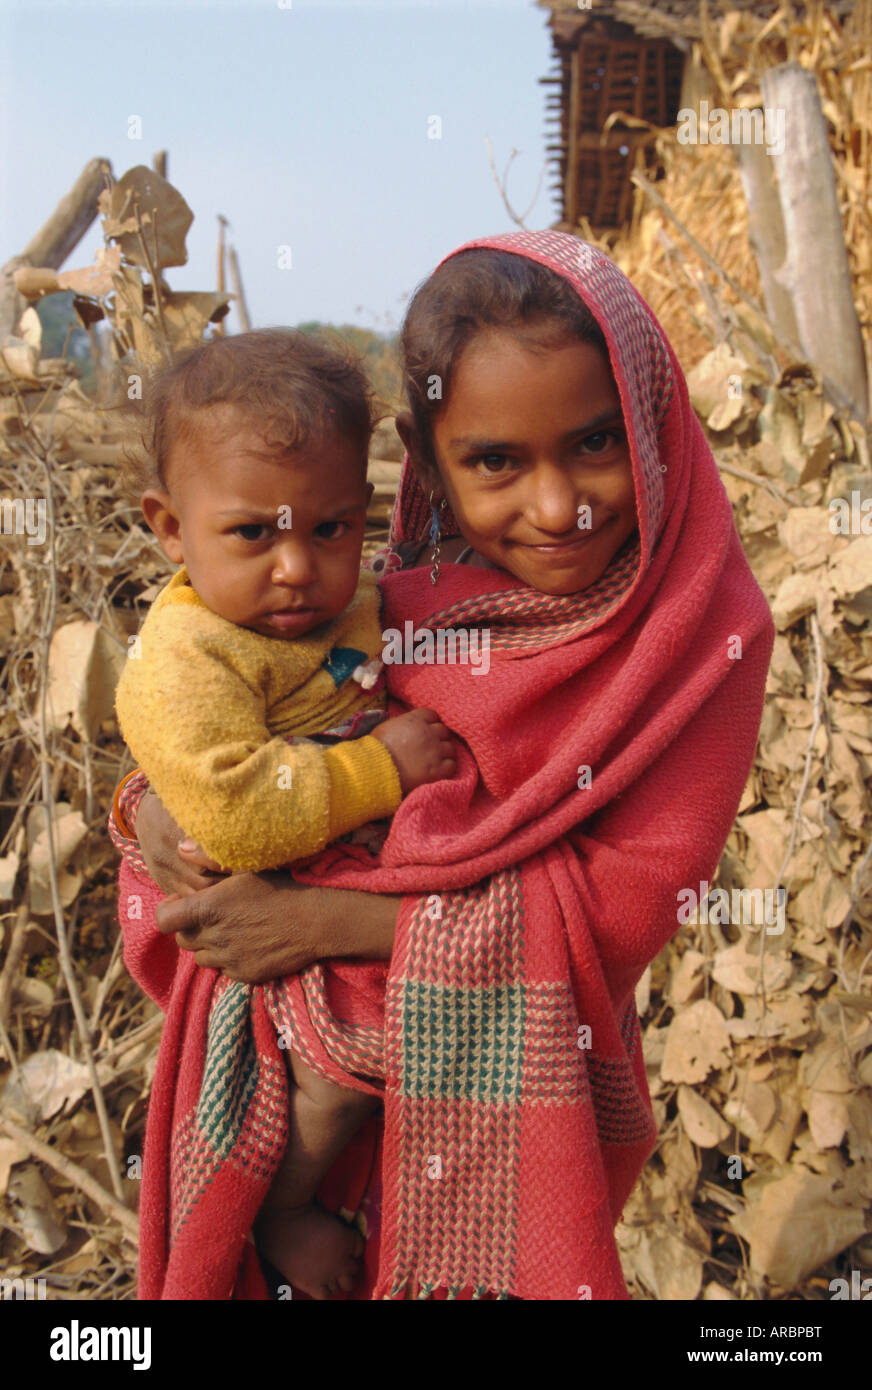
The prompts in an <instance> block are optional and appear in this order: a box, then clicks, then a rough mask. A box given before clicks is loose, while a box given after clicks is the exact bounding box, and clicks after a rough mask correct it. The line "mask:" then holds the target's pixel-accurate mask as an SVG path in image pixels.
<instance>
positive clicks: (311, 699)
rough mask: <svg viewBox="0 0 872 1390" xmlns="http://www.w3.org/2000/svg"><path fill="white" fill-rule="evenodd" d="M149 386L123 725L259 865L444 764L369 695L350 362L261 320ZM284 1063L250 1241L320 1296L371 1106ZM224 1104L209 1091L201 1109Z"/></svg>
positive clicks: (347, 826)
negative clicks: (287, 1079)
mask: <svg viewBox="0 0 872 1390" xmlns="http://www.w3.org/2000/svg"><path fill="white" fill-rule="evenodd" d="M145 399H146V401H147V411H148V425H149V431H148V432H149V435H150V440H151V444H152V452H153V477H152V478H151V479H150V481H151V483H152V486H150V487H147V488H146V489H145V491H144V492H143V494H142V499H141V500H142V509H143V513H144V515H145V519H146V521H147V522H148V524H149V526H150V527H151V529H152V531H153V532H154V533H155V535H156V536H157V538H158V540H159V542H160V544H161V548H162V549H163V551H164V553H165V554H166V556H167V558H168V559H170V560H171V561H172V562H173V563H174V564H177V565H181V567H182V568H181V569H179V570H178V571H177V573H176V574H175V575H174V576H173V578H172V579H171V580H170V582H169V583H168V584H167V585H166V587H165V588H164V589H163V590H162V591H161V593H160V594H159V595H158V597H157V598H156V599H155V601H154V603H153V604H152V606H151V609H150V610H149V613H148V616H147V618H146V620H145V623H144V625H143V627H142V630H141V632H140V633H139V635H138V637H137V638H136V641H135V643H134V646H133V648H132V649H131V659H130V660H129V661H128V662H127V665H126V668H125V670H124V672H123V674H122V677H121V681H120V683H119V686H118V691H117V695H116V709H117V712H118V719H119V724H120V726H121V731H122V733H123V735H124V738H125V740H126V741H127V744H128V746H129V747H130V749H131V752H132V753H133V755H134V757H135V758H136V759H137V761H138V762H139V764H140V767H141V768H142V770H143V772H144V773H145V775H146V776H147V777H148V780H149V782H150V784H151V786H152V787H153V788H154V790H155V792H156V793H157V794H158V795H159V796H160V797H161V798H162V800H163V801H164V803H165V805H166V806H167V808H168V809H169V810H170V811H171V812H172V814H173V815H175V816H177V817H178V819H179V821H180V822H181V824H182V825H183V826H184V828H185V829H186V830H187V831H188V833H189V834H191V835H193V836H195V837H197V838H198V839H199V840H200V842H201V844H202V846H203V848H204V850H205V852H206V853H207V854H209V855H211V856H212V858H213V859H214V860H215V861H217V864H218V865H219V866H220V867H221V869H224V870H227V871H232V870H236V871H239V870H245V869H253V870H260V869H270V868H275V867H277V866H278V865H281V864H285V863H288V862H289V861H291V860H299V859H302V858H304V857H305V856H307V855H312V854H314V853H316V852H317V851H318V850H320V849H322V848H323V847H324V845H325V844H327V843H328V841H333V840H338V839H340V838H341V837H342V836H343V835H346V834H347V833H348V832H350V831H353V830H356V829H359V828H360V827H362V826H364V825H365V824H366V823H367V822H369V821H378V820H380V819H381V818H383V817H386V816H389V815H391V814H392V813H393V812H394V811H395V810H396V808H397V807H398V806H399V804H400V801H401V799H402V797H403V796H405V795H407V794H408V793H409V792H410V791H412V790H413V789H414V788H415V787H418V786H421V785H422V784H423V783H424V782H426V781H432V780H434V779H435V778H438V777H449V776H451V775H452V773H453V771H454V767H455V762H454V756H453V752H452V748H451V741H450V739H449V736H448V733H447V731H446V729H445V728H444V727H443V726H442V724H441V723H440V722H439V720H438V718H437V717H436V715H434V714H433V713H432V711H430V710H423V709H419V710H413V711H410V712H409V713H408V714H404V715H401V716H400V717H399V718H397V719H386V718H385V714H384V710H383V706H384V697H383V681H382V680H381V678H380V674H379V672H380V667H381V661H380V653H381V632H380V626H379V601H378V592H377V590H376V585H375V580H374V578H373V576H372V574H369V573H366V572H363V573H361V569H360V559H361V547H362V544H363V535H364V528H365V525H366V505H367V501H368V499H369V495H370V493H371V492H372V484H368V483H367V481H366V469H367V445H368V443H369V436H370V428H371V426H370V419H371V417H370V407H369V395H368V390H367V384H366V378H365V376H364V375H363V372H362V371H361V370H360V368H359V367H358V366H357V365H356V364H355V363H353V362H350V361H347V360H345V359H344V358H343V357H342V356H341V355H340V354H338V353H337V352H335V351H334V350H333V349H331V348H329V347H327V346H326V345H325V344H323V343H321V342H319V341H318V340H317V339H315V338H311V337H307V336H305V335H304V334H302V333H294V332H290V331H287V330H281V329H272V330H269V329H268V330H261V331H258V332H256V333H243V334H240V335H239V336H238V337H234V338H226V339H223V338H218V339H215V340H213V341H212V342H210V343H207V344H205V345H203V346H202V347H199V348H197V349H195V350H194V351H192V352H191V353H188V354H186V355H185V356H183V357H181V358H179V359H178V360H177V361H176V362H174V363H173V364H172V365H171V366H170V367H168V368H166V369H165V370H164V371H163V372H161V373H159V374H157V375H156V376H155V377H154V378H153V379H152V380H151V381H150V382H149V386H148V390H147V392H146V398H145ZM376 842H377V840H376ZM287 1059H288V1063H289V1066H290V1068H291V1072H292V1075H293V1080H294V1083H295V1084H294V1087H293V1090H292V1092H291V1107H290V1108H291V1115H290V1121H291V1123H290V1135H289V1142H288V1146H287V1150H286V1154H285V1158H284V1161H283V1164H282V1167H281V1170H280V1172H279V1174H278V1176H277V1177H276V1179H275V1180H274V1182H273V1185H272V1189H271V1192H270V1197H269V1200H268V1203H267V1204H266V1206H265V1209H264V1212H263V1214H262V1217H261V1222H260V1233H261V1240H262V1246H263V1249H264V1251H265V1252H266V1253H267V1254H268V1255H269V1257H270V1258H271V1259H272V1260H273V1261H274V1262H275V1263H276V1265H278V1266H279V1267H280V1268H281V1271H282V1274H283V1275H284V1277H285V1278H287V1279H289V1280H291V1281H293V1283H294V1284H296V1285H297V1287H299V1288H301V1289H304V1290H306V1291H307V1292H308V1293H309V1294H311V1295H312V1296H316V1297H323V1296H326V1295H327V1294H328V1293H330V1292H335V1291H336V1290H338V1289H341V1288H350V1287H351V1285H352V1283H353V1276H354V1274H355V1256H356V1254H357V1253H358V1250H359V1246H360V1240H359V1237H358V1236H357V1234H356V1232H354V1231H352V1230H351V1229H350V1227H349V1226H347V1225H346V1224H345V1223H343V1222H340V1221H337V1220H336V1218H335V1216H333V1215H331V1214H329V1213H328V1212H325V1211H324V1209H323V1208H322V1207H320V1206H319V1205H318V1204H317V1203H316V1202H315V1201H314V1200H313V1198H314V1196H315V1193H316V1191H317V1190H318V1187H319V1186H320V1184H321V1181H322V1179H323V1178H324V1176H325V1174H326V1173H327V1172H328V1171H329V1169H330V1166H331V1164H332V1163H333V1161H334V1159H335V1158H336V1155H337V1154H338V1153H339V1152H340V1151H341V1150H342V1149H343V1148H344V1147H345V1145H346V1144H347V1143H348V1140H349V1139H350V1138H351V1137H352V1135H353V1134H354V1132H355V1130H356V1129H357V1127H358V1126H359V1124H360V1123H361V1122H362V1120H363V1119H365V1118H366V1116H367V1115H368V1114H370V1113H371V1111H372V1109H373V1107H374V1105H375V1104H376V1102H375V1100H374V1098H373V1097H370V1096H367V1095H362V1094H361V1093H360V1092H357V1091H353V1090H348V1089H347V1088H340V1087H339V1086H336V1085H334V1084H333V1083H332V1082H328V1081H325V1079H324V1078H323V1077H322V1076H320V1075H319V1074H318V1073H317V1072H315V1071H313V1070H312V1069H311V1068H309V1067H307V1066H306V1064H305V1062H304V1061H303V1059H302V1058H301V1057H300V1056H299V1055H298V1054H297V1053H296V1052H294V1051H293V1050H291V1049H289V1050H288V1051H287ZM229 1103H230V1101H229V1098H228V1097H227V1096H225V1095H221V1096H216V1097H215V1098H214V1107H215V1110H216V1112H217V1116H216V1117H215V1118H212V1119H211V1121H210V1123H212V1124H215V1125H218V1124H220V1114H221V1111H222V1109H224V1108H226V1107H227V1106H228V1105H229Z"/></svg>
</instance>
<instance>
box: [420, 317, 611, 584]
mask: <svg viewBox="0 0 872 1390" xmlns="http://www.w3.org/2000/svg"><path fill="white" fill-rule="evenodd" d="M413 447H414V446H413ZM433 451H434V454H435V457H436V460H437V463H438V465H439V476H438V478H437V477H434V476H433V475H432V470H431V471H430V473H429V475H428V471H427V469H426V465H425V466H424V468H423V469H422V470H421V471H422V472H423V473H424V476H425V480H426V484H427V486H428V487H433V489H434V493H435V495H436V496H438V495H439V494H440V493H443V492H444V495H445V496H446V497H447V499H448V502H449V503H450V505H451V509H452V511H453V512H454V515H455V517H456V518H457V521H458V524H459V526H460V528H461V530H462V532H463V536H464V539H465V541H466V542H467V544H468V545H471V546H472V547H473V550H474V551H476V552H477V553H478V555H480V556H481V557H482V558H483V559H484V560H486V561H487V562H489V563H490V564H492V565H495V566H496V567H498V568H500V569H505V570H508V571H509V572H510V573H512V574H515V575H517V577H518V578H519V579H521V580H522V581H523V582H524V583H525V584H528V585H530V586H531V587H532V588H535V589H538V590H539V591H540V592H543V593H550V594H573V593H577V592H578V591H579V590H581V589H585V588H587V587H588V586H589V585H591V584H593V583H595V582H596V580H597V579H599V577H600V576H601V575H602V573H603V571H604V570H605V569H606V567H607V566H608V564H609V562H610V561H611V560H612V558H613V556H614V555H615V554H616V553H617V551H618V550H619V549H620V548H621V546H622V545H623V544H624V542H625V541H626V540H627V539H628V538H629V537H630V536H631V535H632V534H633V532H634V530H635V529H636V499H635V489H634V486H633V470H632V464H631V460H630V448H629V443H628V440H627V435H626V430H625V428H624V421H623V414H622V410H621V401H620V397H619V395H618V391H617V387H616V385H615V383H614V380H613V378H612V374H611V370H610V367H609V364H608V361H607V360H606V358H605V356H604V355H603V353H602V352H601V351H600V349H599V348H598V347H597V346H595V345H594V344H592V343H584V342H580V341H578V340H576V339H569V340H567V339H566V338H563V339H562V340H561V341H560V342H558V343H557V344H556V345H555V344H554V342H553V340H551V341H549V340H548V339H547V338H544V337H543V335H542V334H541V333H540V334H539V335H538V337H537V335H536V334H535V333H534V332H531V331H529V330H527V331H526V332H525V333H524V334H523V335H522V334H520V333H517V332H513V331H511V330H508V329H494V330H490V331H487V332H482V333H479V334H478V335H477V336H476V337H475V338H474V339H473V340H472V341H471V342H470V343H469V344H468V346H467V347H466V348H465V349H464V350H463V351H462V353H461V354H460V358H459V360H458V363H457V366H456V368H455V370H454V372H453V374H452V379H451V383H450V388H449V391H448V397H447V400H446V402H445V404H444V406H443V407H442V409H441V410H440V412H439V414H438V415H437V416H436V418H435V421H434V424H433ZM419 468H420V464H419Z"/></svg>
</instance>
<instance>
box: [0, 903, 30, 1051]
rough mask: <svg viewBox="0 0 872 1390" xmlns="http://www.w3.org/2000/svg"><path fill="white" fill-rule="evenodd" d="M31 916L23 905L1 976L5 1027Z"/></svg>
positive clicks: (1, 1015) (0, 1011) (1, 1018)
mask: <svg viewBox="0 0 872 1390" xmlns="http://www.w3.org/2000/svg"><path fill="white" fill-rule="evenodd" d="M29 916H30V914H29V912H28V910H27V904H26V903H21V904H20V906H19V908H18V913H17V915H16V918H15V926H14V927H13V928H12V940H11V941H10V942H9V950H8V951H7V953H6V960H5V961H4V963H3V973H2V975H0V1025H3V1026H4V1027H5V1025H6V1019H7V1016H8V1014H9V1006H10V1004H11V1003H12V993H13V990H14V989H15V974H16V971H17V970H18V963H19V961H20V960H21V957H22V955H23V954H24V938H25V936H26V934H27V919H28V917H29Z"/></svg>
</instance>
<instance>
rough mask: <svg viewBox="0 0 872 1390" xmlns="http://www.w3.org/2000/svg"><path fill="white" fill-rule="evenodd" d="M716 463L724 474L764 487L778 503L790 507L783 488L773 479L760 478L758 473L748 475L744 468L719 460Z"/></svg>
mask: <svg viewBox="0 0 872 1390" xmlns="http://www.w3.org/2000/svg"><path fill="white" fill-rule="evenodd" d="M715 463H716V464H717V465H718V468H720V470H721V472H722V473H732V475H733V477H734V478H744V480H745V482H746V483H753V484H754V486H755V487H762V488H763V489H764V490H765V491H766V492H768V493H769V495H770V496H771V497H774V498H775V501H776V502H783V503H784V504H785V506H789V503H788V501H787V498H786V497H785V495H784V493H783V492H782V491H781V488H780V487H779V486H778V485H777V483H773V481H772V479H771V478H758V477H757V475H756V473H748V472H746V470H745V469H744V468H737V467H736V465H735V464H734V463H723V462H722V460H721V459H719V458H716V459H715Z"/></svg>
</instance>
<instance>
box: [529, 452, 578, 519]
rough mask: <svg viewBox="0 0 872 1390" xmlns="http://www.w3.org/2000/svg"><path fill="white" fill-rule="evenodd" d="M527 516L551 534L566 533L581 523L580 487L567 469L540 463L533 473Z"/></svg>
mask: <svg viewBox="0 0 872 1390" xmlns="http://www.w3.org/2000/svg"><path fill="white" fill-rule="evenodd" d="M530 483H531V490H530V496H529V501H528V504H527V508H526V511H527V519H528V520H529V522H530V523H531V524H532V525H533V526H536V527H538V529H539V530H540V531H543V532H546V533H548V534H549V535H555V536H560V535H565V533H566V532H567V531H571V530H572V528H573V527H574V526H577V525H578V515H579V513H578V508H579V505H580V503H581V502H585V501H587V498H585V497H579V495H578V487H577V486H576V483H575V481H573V479H572V478H571V477H570V475H569V474H568V473H567V472H566V470H565V469H564V468H560V467H557V466H556V465H551V464H541V465H540V466H539V467H538V468H537V469H536V470H535V472H534V473H533V474H532V476H531V479H530Z"/></svg>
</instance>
